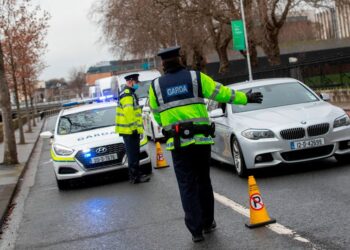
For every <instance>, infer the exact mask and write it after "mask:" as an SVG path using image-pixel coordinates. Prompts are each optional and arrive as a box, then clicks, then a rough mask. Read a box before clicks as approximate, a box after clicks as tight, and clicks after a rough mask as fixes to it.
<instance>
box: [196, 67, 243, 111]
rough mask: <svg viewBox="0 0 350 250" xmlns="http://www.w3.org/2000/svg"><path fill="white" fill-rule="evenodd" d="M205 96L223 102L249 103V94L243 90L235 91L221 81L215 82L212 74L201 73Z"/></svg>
mask: <svg viewBox="0 0 350 250" xmlns="http://www.w3.org/2000/svg"><path fill="white" fill-rule="evenodd" d="M200 76H201V84H202V92H203V96H204V97H205V98H208V99H212V100H215V101H218V102H223V103H233V104H244V105H245V104H247V101H248V99H247V95H246V94H245V93H244V92H242V91H235V90H233V89H230V88H228V87H226V86H224V85H222V84H221V83H218V82H215V81H214V80H213V79H212V78H211V77H210V76H208V75H206V74H203V73H200Z"/></svg>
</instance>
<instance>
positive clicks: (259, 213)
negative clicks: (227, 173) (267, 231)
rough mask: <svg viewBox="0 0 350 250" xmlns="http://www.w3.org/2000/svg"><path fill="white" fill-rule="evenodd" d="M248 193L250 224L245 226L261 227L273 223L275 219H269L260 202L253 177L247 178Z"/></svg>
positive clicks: (263, 205) (262, 203)
mask: <svg viewBox="0 0 350 250" xmlns="http://www.w3.org/2000/svg"><path fill="white" fill-rule="evenodd" d="M248 191H249V203H250V224H245V225H246V226H247V227H249V228H255V227H261V226H264V225H267V224H270V223H275V222H276V220H275V219H271V218H270V217H269V214H268V213H267V210H266V208H265V204H264V202H263V200H262V197H261V194H260V191H259V188H258V185H257V184H256V181H255V178H254V176H249V177H248Z"/></svg>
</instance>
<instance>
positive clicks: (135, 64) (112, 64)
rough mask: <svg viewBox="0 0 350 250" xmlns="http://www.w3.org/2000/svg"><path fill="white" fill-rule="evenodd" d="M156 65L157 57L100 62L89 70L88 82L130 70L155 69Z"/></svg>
mask: <svg viewBox="0 0 350 250" xmlns="http://www.w3.org/2000/svg"><path fill="white" fill-rule="evenodd" d="M156 65H157V62H156V59H155V58H146V59H138V60H128V61H122V60H119V61H108V62H100V63H97V64H96V65H94V66H91V67H90V68H89V69H88V70H87V72H86V84H87V85H88V86H92V85H94V84H95V81H96V80H98V79H101V78H105V77H109V76H113V75H117V74H122V73H125V72H128V71H135V70H147V69H154V68H156Z"/></svg>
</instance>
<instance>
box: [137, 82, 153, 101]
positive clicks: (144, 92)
mask: <svg viewBox="0 0 350 250" xmlns="http://www.w3.org/2000/svg"><path fill="white" fill-rule="evenodd" d="M151 82H152V81H143V82H140V83H139V88H138V89H137V90H136V91H135V93H136V95H137V96H138V97H139V98H145V97H147V96H148V91H149V86H150V85H151Z"/></svg>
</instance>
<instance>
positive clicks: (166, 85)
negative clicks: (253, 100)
mask: <svg viewBox="0 0 350 250" xmlns="http://www.w3.org/2000/svg"><path fill="white" fill-rule="evenodd" d="M149 98H150V107H151V110H152V112H153V115H154V118H155V120H156V121H157V122H158V123H159V125H161V126H163V128H164V129H165V130H170V129H171V128H172V126H173V125H175V124H181V123H183V122H193V123H194V124H207V125H208V124H209V123H210V120H209V116H208V112H207V109H206V105H205V102H204V98H208V99H213V100H216V101H218V102H223V103H234V104H246V103H247V97H246V94H245V93H243V92H240V91H234V90H231V89H230V88H228V87H225V86H223V85H222V84H220V83H217V82H215V81H214V80H213V79H212V78H211V77H209V76H207V75H205V74H203V73H201V72H199V71H188V70H185V69H182V70H179V71H176V72H173V73H167V74H165V75H163V76H161V77H160V78H157V79H155V80H154V81H153V82H152V84H151V87H150V91H149ZM180 142H181V147H185V146H188V145H190V144H213V143H214V141H213V139H212V138H211V137H210V136H208V137H206V136H204V135H203V134H197V135H195V136H194V137H193V138H189V139H183V138H181V140H180ZM167 149H168V150H172V149H174V138H169V139H168V140H167Z"/></svg>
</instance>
